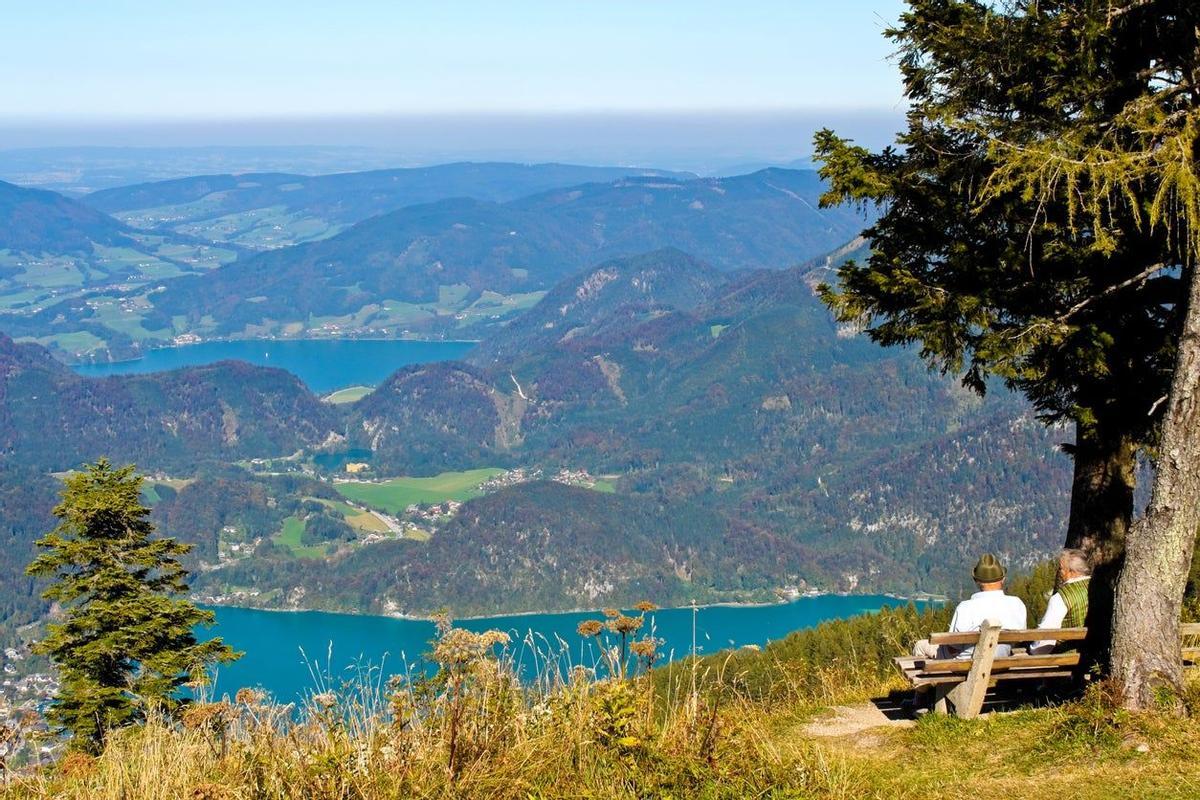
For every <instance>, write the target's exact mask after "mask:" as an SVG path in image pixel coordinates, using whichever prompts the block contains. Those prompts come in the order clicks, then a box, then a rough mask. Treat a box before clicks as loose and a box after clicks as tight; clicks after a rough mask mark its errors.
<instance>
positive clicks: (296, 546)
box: [272, 517, 326, 558]
mask: <svg viewBox="0 0 1200 800" xmlns="http://www.w3.org/2000/svg"><path fill="white" fill-rule="evenodd" d="M303 534H304V520H302V519H300V518H299V517H288V518H287V519H285V520H284V521H283V530H281V531H280V532H279V533H277V534H275V536H274V537H272V541H274V542H275V544H277V545H279V546H280V547H285V548H287V549H288V550H289V551H290V552H291V554H292V555H293V556H296V557H297V558H324V557H325V554H326V549H325V546H324V545H311V546H310V545H305V544H303V543H302V542H301V541H300V537H301V536H302V535H303Z"/></svg>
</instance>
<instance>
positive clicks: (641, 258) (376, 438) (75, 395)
mask: <svg viewBox="0 0 1200 800" xmlns="http://www.w3.org/2000/svg"><path fill="white" fill-rule="evenodd" d="M823 269H824V268H823V267H816V268H815V271H814V268H813V267H812V266H811V265H810V266H804V267H793V268H789V269H785V270H758V271H749V272H745V271H743V272H738V273H728V272H721V271H720V270H717V269H716V268H714V267H711V266H708V265H706V264H705V263H703V262H701V261H699V260H697V259H694V258H692V257H691V256H688V255H687V254H685V253H683V252H682V251H678V250H673V249H666V250H661V251H654V252H650V253H643V254H639V255H636V256H632V257H628V258H621V259H609V260H607V261H604V262H601V263H599V264H597V265H596V266H593V267H590V268H588V269H585V270H583V271H581V272H579V273H577V274H575V275H572V276H570V277H568V278H566V279H564V280H563V281H561V282H560V283H559V284H558V285H556V286H555V287H553V288H552V289H551V290H550V291H549V292H547V294H546V295H545V297H544V298H543V299H542V300H541V301H540V302H539V303H538V304H537V305H535V306H534V307H533V308H532V309H531V310H530V311H528V312H527V313H526V315H525V316H524V317H522V318H520V319H521V320H523V321H521V322H518V323H514V324H513V325H510V326H508V327H505V328H502V329H500V330H499V331H497V332H496V333H495V334H494V335H493V336H492V337H491V338H490V339H488V340H485V341H484V342H483V343H481V345H480V347H479V348H478V349H477V350H476V351H475V352H474V353H473V354H472V355H471V357H470V363H439V364H427V365H418V366H412V367H406V368H404V369H402V370H400V371H398V372H397V373H395V374H394V375H393V376H392V377H391V378H389V379H388V380H387V381H386V382H385V383H383V384H382V385H381V386H379V387H377V388H376V390H375V391H373V392H372V393H370V394H368V395H367V396H366V397H364V398H363V399H362V400H359V401H358V402H356V403H352V404H348V405H344V406H332V405H329V404H326V403H323V402H321V401H320V400H319V399H318V398H316V397H314V396H312V395H311V394H310V393H309V392H308V391H307V390H306V389H305V388H304V387H303V385H302V384H300V383H299V381H298V380H296V379H295V378H294V377H292V376H291V375H289V374H287V373H285V372H282V371H280V370H276V369H268V368H260V367H252V366H250V365H246V364H240V363H234V362H229V363H222V364H216V365H211V366H209V367H203V368H192V369H185V370H178V371H174V372H167V373H157V374H149V375H137V376H127V377H113V378H106V379H102V380H97V379H85V378H80V377H78V376H75V375H74V374H73V373H71V372H70V371H69V370H68V369H67V368H65V367H63V366H62V365H61V364H59V363H57V362H56V361H55V360H54V359H53V358H52V357H51V356H50V355H49V353H48V352H47V351H46V350H44V349H42V348H40V347H38V346H36V345H32V344H17V343H14V342H12V341H11V340H8V339H4V340H0V353H2V354H3V357H2V358H0V415H2V416H0V442H2V443H3V451H2V452H3V456H2V458H0V468H3V469H6V470H22V469H23V470H28V469H30V468H31V467H34V468H37V469H39V470H61V469H67V468H70V467H72V466H75V465H77V464H78V463H80V462H81V461H83V460H84V459H88V458H94V457H95V456H97V455H100V454H105V453H107V454H108V455H110V456H111V457H113V458H114V459H115V460H118V461H134V462H136V463H138V464H139V466H141V467H142V468H143V469H146V470H150V471H152V472H153V471H158V470H168V471H169V472H170V473H171V474H172V475H183V476H187V475H198V476H201V480H196V481H193V482H191V483H186V484H185V485H183V486H181V487H180V488H179V490H178V492H176V493H173V494H172V496H170V497H164V499H163V500H162V502H161V503H160V505H158V506H156V514H159V515H161V517H160V518H161V519H163V520H174V521H175V522H173V523H172V524H174V525H175V526H176V528H177V529H178V530H179V531H180V532H181V534H186V536H188V537H189V538H190V537H195V538H194V539H192V540H193V541H195V542H196V543H197V544H198V545H199V546H200V549H199V551H198V552H200V553H214V552H215V551H216V549H217V546H218V545H217V538H216V537H218V536H219V535H220V534H219V531H220V528H212V526H207V527H206V526H193V525H190V524H187V523H186V522H181V520H187V519H190V518H193V517H195V516H196V513H197V512H196V511H195V509H205V508H210V507H214V501H213V500H212V498H213V497H215V496H216V494H221V495H223V496H228V497H241V498H244V499H245V503H244V504H243V505H245V506H246V507H245V508H244V509H243V510H242V511H241V512H240V513H242V514H243V515H245V514H249V515H250V517H249V518H248V519H249V520H250V521H243V522H239V523H238V524H239V525H243V526H251V527H250V530H252V531H253V530H257V531H259V533H257V534H254V535H255V536H257V537H258V538H260V539H263V540H264V541H265V540H267V539H270V538H271V537H272V531H274V530H277V529H278V525H279V524H280V519H281V517H282V516H285V515H286V514H288V513H291V512H290V511H288V509H295V508H298V507H299V506H298V505H297V504H300V503H302V502H308V501H305V500H304V498H305V497H321V496H322V494H321V493H322V492H326V493H327V492H328V491H329V490H328V488H327V487H328V485H327V484H324V483H320V482H317V481H312V480H308V481H307V483H302V484H288V485H283V484H280V483H279V482H278V479H274V478H270V477H264V476H256V475H253V474H251V473H248V472H244V471H241V470H239V469H236V468H233V467H231V466H229V465H230V464H231V463H232V462H235V461H239V462H243V461H246V460H249V459H254V458H275V459H278V458H281V457H286V458H293V459H294V458H300V459H301V460H303V459H305V458H308V457H310V456H316V455H319V454H336V453H339V452H345V453H352V454H358V453H361V454H362V455H361V456H355V457H358V458H362V457H366V458H367V459H369V460H370V462H371V464H372V467H373V469H374V470H375V471H376V474H377V475H381V476H387V475H401V474H403V475H413V474H427V475H428V474H435V473H437V472H440V471H443V470H454V469H467V468H477V467H481V466H501V467H511V466H528V467H538V468H541V469H543V470H546V471H552V470H556V469H559V468H568V469H587V470H590V471H592V472H593V473H594V474H613V475H619V476H620V477H619V479H618V480H617V493H616V494H602V493H599V492H595V491H591V490H586V489H573V488H571V487H561V486H559V485H558V484H553V485H545V484H538V483H529V484H520V485H516V486H512V487H509V488H505V489H502V490H500V491H498V492H495V493H493V494H489V495H487V496H485V497H483V498H479V499H477V500H472V501H470V502H468V503H467V504H466V505H464V506H463V508H462V510H461V511H460V512H459V514H458V515H457V516H456V517H455V519H454V521H453V522H451V523H449V524H448V525H447V526H444V527H442V528H440V529H439V531H438V533H437V534H436V535H435V536H434V537H433V539H432V540H430V541H429V542H427V543H423V542H416V541H409V540H405V541H396V542H390V543H389V542H384V543H380V544H377V545H370V546H367V547H365V548H362V549H359V550H355V551H353V552H349V553H347V554H344V555H340V556H336V557H331V558H329V559H323V560H315V561H314V560H305V559H296V558H289V557H284V554H282V553H280V552H278V551H276V550H275V549H273V548H272V547H271V546H268V545H267V544H264V545H263V546H262V548H260V551H259V552H257V553H256V554H255V555H254V556H252V557H250V558H248V559H245V560H241V561H238V562H237V563H235V564H232V565H230V566H227V567H224V568H222V569H220V570H211V571H203V572H202V573H198V574H197V586H198V588H199V590H200V591H202V592H205V593H206V596H208V595H211V596H219V595H221V594H222V593H223V592H225V591H226V589H227V587H230V586H243V587H244V586H253V587H256V592H258V594H256V595H255V597H257V598H258V599H257V600H255V599H243V600H242V601H241V602H258V603H261V604H265V605H268V606H272V607H274V606H278V605H283V606H288V605H292V606H299V607H308V606H312V605H316V606H319V607H324V608H333V609H341V610H373V611H396V610H402V611H407V612H412V613H418V612H428V611H432V610H436V609H437V608H439V607H442V606H446V605H449V606H451V607H452V608H453V610H455V611H456V612H458V613H465V612H468V611H469V612H482V611H486V610H493V611H494V610H521V608H525V609H528V608H533V607H544V608H573V607H578V606H581V605H596V604H601V603H611V604H620V603H623V602H629V601H632V600H634V599H637V597H639V596H645V593H646V591H647V590H648V589H649V588H651V587H654V588H655V590H656V594H655V595H654V597H655V599H656V600H658V601H659V602H663V603H670V602H683V601H686V600H688V599H693V598H699V599H708V600H729V599H749V598H760V599H761V598H766V597H770V596H771V591H772V589H773V588H774V587H778V586H782V585H794V586H800V587H804V586H814V585H815V586H821V587H827V588H839V589H887V590H896V591H901V590H907V591H911V590H913V589H917V588H922V589H929V588H946V587H952V586H956V585H957V581H958V580H960V579H961V577H962V576H961V574H960V572H961V565H962V563H964V562H965V561H966V560H969V558H970V557H971V556H972V554H976V555H977V552H976V551H977V550H979V549H984V548H986V549H992V550H996V551H998V552H1000V553H1001V554H1002V555H1003V556H1004V557H1005V558H1006V559H1008V560H1010V561H1013V562H1014V563H1016V564H1017V565H1020V564H1023V563H1032V562H1033V561H1034V560H1036V559H1037V558H1039V557H1040V555H1041V554H1042V553H1044V552H1046V551H1047V550H1049V549H1050V548H1051V547H1053V546H1054V545H1055V544H1056V543H1057V542H1058V541H1059V540H1060V538H1061V537H1060V534H1059V532H1058V531H1057V529H1056V520H1058V519H1060V518H1061V515H1062V514H1063V513H1064V511H1065V509H1064V508H1063V504H1064V502H1065V500H1064V498H1065V497H1066V496H1067V492H1066V489H1067V486H1068V485H1069V477H1070V476H1069V469H1068V463H1067V459H1066V457H1065V456H1063V455H1062V454H1061V453H1059V452H1058V451H1057V450H1056V448H1055V444H1056V441H1057V440H1059V439H1062V438H1064V437H1063V433H1062V432H1057V431H1054V430H1046V429H1045V428H1044V427H1043V426H1041V425H1040V423H1038V422H1037V421H1036V420H1034V419H1033V417H1032V415H1031V413H1030V412H1029V410H1028V409H1027V408H1026V406H1025V405H1024V404H1023V403H1022V402H1021V401H1019V399H1018V398H1016V397H1014V396H1012V395H1009V394H1008V393H1006V392H1004V391H1002V390H1000V391H996V392H993V393H991V394H990V395H989V397H987V398H985V399H980V398H978V397H976V396H974V395H972V394H969V393H967V392H966V391H965V390H963V389H961V388H960V387H958V386H956V385H954V384H953V383H950V382H948V381H946V380H945V379H942V378H940V377H938V376H937V375H931V374H930V373H929V372H928V371H927V370H926V369H925V367H924V366H923V365H922V364H921V362H920V361H919V360H918V359H917V358H916V356H915V354H912V353H908V352H905V351H903V350H883V349H880V348H878V347H876V346H874V345H873V344H871V343H870V342H868V341H866V340H865V338H864V337H862V336H859V335H856V334H855V332H854V331H853V330H848V329H844V328H839V327H838V326H837V325H835V324H834V323H833V322H832V320H831V319H830V317H829V315H828V312H827V311H826V310H825V308H824V307H823V306H822V305H821V304H820V302H819V301H818V300H817V299H816V298H815V297H814V294H813V288H812V287H813V285H814V283H816V282H817V281H819V280H821V279H822V278H823V277H824V272H823ZM213 470H218V471H219V472H220V474H221V475H223V476H224V477H222V478H221V480H222V481H225V482H226V483H225V484H223V486H224V487H225V488H223V489H221V490H220V492H217V490H215V489H213V488H212V483H211V480H209V479H204V478H202V476H203V474H206V473H210V472H212V471H213ZM230 470H232V471H230ZM189 480H190V479H189ZM581 492H582V494H580V493H581ZM35 496H40V495H35ZM200 498H209V499H208V500H201V499H200ZM255 498H257V499H255ZM186 509H193V510H192V511H187V510H186ZM254 509H258V510H257V511H254ZM234 512H235V510H234V509H231V510H230V511H229V512H228V513H230V514H232V513H234ZM200 518H202V519H206V518H207V517H206V516H202V517H200ZM681 521H682V522H681ZM256 526H257V527H256ZM27 527H28V526H27ZM24 529H25V528H22V530H24ZM585 540H586V541H587V542H588V543H589V544H588V545H587V546H586V547H584V546H581V545H580V543H581V542H582V541H585ZM618 542H621V547H622V548H624V549H622V550H621V551H620V552H621V553H622V555H621V558H620V559H616V558H615V557H613V558H608V559H606V558H605V553H609V552H610V551H612V548H613V547H615V546H616V545H617V543H618ZM626 545H628V546H626ZM612 552H615V551H612ZM500 574H502V575H504V580H505V581H506V582H508V583H509V584H510V585H511V586H513V587H516V588H514V589H513V591H511V592H510V593H509V594H507V595H506V596H505V601H504V602H503V603H501V604H500V605H499V606H497V605H495V603H496V600H495V598H496V592H497V589H496V587H495V586H493V585H492V583H493V581H494V579H495V580H498V578H496V577H495V576H496V575H500ZM489 576H491V577H489ZM296 587H304V591H303V592H300V593H299V594H297V593H296V592H295V591H294V590H295V589H296ZM489 604H491V605H489Z"/></svg>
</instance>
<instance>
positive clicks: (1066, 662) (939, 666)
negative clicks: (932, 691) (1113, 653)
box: [913, 653, 1079, 675]
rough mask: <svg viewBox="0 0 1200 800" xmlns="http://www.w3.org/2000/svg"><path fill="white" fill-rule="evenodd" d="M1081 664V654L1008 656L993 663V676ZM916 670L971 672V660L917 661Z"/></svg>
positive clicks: (926, 671)
mask: <svg viewBox="0 0 1200 800" xmlns="http://www.w3.org/2000/svg"><path fill="white" fill-rule="evenodd" d="M1078 663H1079V653H1059V654H1056V655H1048V656H1007V657H1005V658H997V659H995V660H993V661H992V674H993V675H994V674H996V673H999V672H1005V671H1007V670H1010V669H1014V668H1016V669H1019V668H1021V667H1073V666H1075V665H1077V664H1078ZM913 666H914V668H916V669H917V670H919V671H920V672H922V673H938V672H962V673H967V672H970V671H971V659H969V658H943V659H928V660H921V659H917V661H916V664H914V665H913Z"/></svg>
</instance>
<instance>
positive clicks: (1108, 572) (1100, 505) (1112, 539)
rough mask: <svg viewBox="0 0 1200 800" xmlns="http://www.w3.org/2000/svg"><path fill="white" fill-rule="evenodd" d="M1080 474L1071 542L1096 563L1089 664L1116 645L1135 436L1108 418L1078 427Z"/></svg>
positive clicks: (1103, 661)
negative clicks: (1114, 621) (1114, 635)
mask: <svg viewBox="0 0 1200 800" xmlns="http://www.w3.org/2000/svg"><path fill="white" fill-rule="evenodd" d="M1073 456H1074V459H1075V475H1074V479H1073V480H1072V483H1071V516H1070V520H1069V522H1068V523H1067V541H1066V546H1067V547H1077V548H1079V549H1080V550H1083V551H1084V552H1085V553H1087V555H1088V560H1090V561H1091V563H1092V570H1093V571H1092V581H1091V583H1090V584H1089V592H1088V616H1087V622H1086V624H1087V627H1088V638H1087V641H1086V642H1084V645H1083V656H1084V662H1085V663H1084V667H1085V668H1088V667H1090V666H1091V665H1095V664H1100V665H1107V664H1108V659H1109V652H1110V649H1111V647H1112V614H1113V594H1114V592H1115V591H1116V586H1117V575H1118V573H1119V572H1120V568H1121V561H1122V557H1123V556H1124V554H1125V538H1126V536H1127V534H1128V533H1129V526H1130V523H1131V522H1132V520H1133V492H1134V487H1135V485H1136V481H1137V478H1136V469H1137V448H1136V447H1135V446H1134V442H1133V437H1131V436H1130V435H1129V434H1128V433H1127V432H1126V431H1124V430H1121V429H1118V428H1117V426H1114V425H1112V424H1108V423H1100V424H1097V425H1093V426H1088V427H1087V428H1082V427H1081V426H1076V432H1075V448H1074V453H1073Z"/></svg>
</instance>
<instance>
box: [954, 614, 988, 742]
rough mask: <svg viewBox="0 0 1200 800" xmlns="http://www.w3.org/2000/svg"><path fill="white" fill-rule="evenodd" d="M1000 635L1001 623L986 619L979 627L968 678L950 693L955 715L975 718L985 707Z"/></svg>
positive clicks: (963, 717)
mask: <svg viewBox="0 0 1200 800" xmlns="http://www.w3.org/2000/svg"><path fill="white" fill-rule="evenodd" d="M999 637H1000V625H999V624H997V623H993V622H990V621H985V622H984V623H983V625H981V626H980V628H979V642H978V643H977V644H976V645H975V655H974V658H973V659H972V660H971V671H970V672H969V673H967V679H966V680H965V681H963V682H962V683H960V684H958V685H957V686H955V687H954V689H953V690H951V691H950V693H949V699H950V704H951V705H953V706H954V715H955V716H956V717H961V718H962V719H975V718H976V717H977V716H979V712H980V711H981V710H982V709H983V698H984V695H986V694H987V690H988V686H989V685H990V684H991V678H992V661H993V660H994V659H995V657H996V645H997V642H998V641H999Z"/></svg>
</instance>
